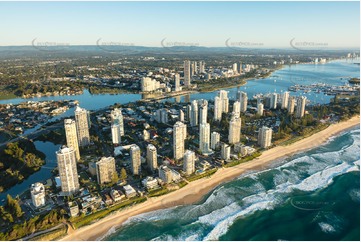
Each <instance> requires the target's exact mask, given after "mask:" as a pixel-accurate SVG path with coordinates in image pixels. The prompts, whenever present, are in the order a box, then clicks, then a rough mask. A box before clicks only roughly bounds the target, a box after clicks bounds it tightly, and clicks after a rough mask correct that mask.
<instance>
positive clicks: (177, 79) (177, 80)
mask: <svg viewBox="0 0 361 242" xmlns="http://www.w3.org/2000/svg"><path fill="white" fill-rule="evenodd" d="M181 90H182V88H181V85H180V76H179V74H178V73H177V74H175V75H174V91H176V92H179V91H181Z"/></svg>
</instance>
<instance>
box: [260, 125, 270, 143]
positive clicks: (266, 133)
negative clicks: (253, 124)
mask: <svg viewBox="0 0 361 242" xmlns="http://www.w3.org/2000/svg"><path fill="white" fill-rule="evenodd" d="M257 141H258V144H259V145H260V146H261V147H262V148H267V147H269V146H271V144H272V143H271V142H272V129H271V128H268V127H266V126H263V127H262V128H260V129H259V130H258V140H257Z"/></svg>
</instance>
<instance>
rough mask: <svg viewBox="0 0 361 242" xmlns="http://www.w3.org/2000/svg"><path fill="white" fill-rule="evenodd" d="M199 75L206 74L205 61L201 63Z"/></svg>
mask: <svg viewBox="0 0 361 242" xmlns="http://www.w3.org/2000/svg"><path fill="white" fill-rule="evenodd" d="M199 73H205V63H204V61H200V62H199Z"/></svg>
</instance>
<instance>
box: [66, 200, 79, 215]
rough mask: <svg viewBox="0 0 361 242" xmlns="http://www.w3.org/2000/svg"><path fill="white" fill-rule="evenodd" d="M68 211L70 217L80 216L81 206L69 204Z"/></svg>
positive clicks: (73, 203) (74, 203)
mask: <svg viewBox="0 0 361 242" xmlns="http://www.w3.org/2000/svg"><path fill="white" fill-rule="evenodd" d="M68 210H69V215H70V217H76V216H78V215H79V206H78V204H77V203H76V202H69V203H68Z"/></svg>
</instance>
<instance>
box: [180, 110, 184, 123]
mask: <svg viewBox="0 0 361 242" xmlns="http://www.w3.org/2000/svg"><path fill="white" fill-rule="evenodd" d="M179 121H181V122H184V112H183V110H179Z"/></svg>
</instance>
